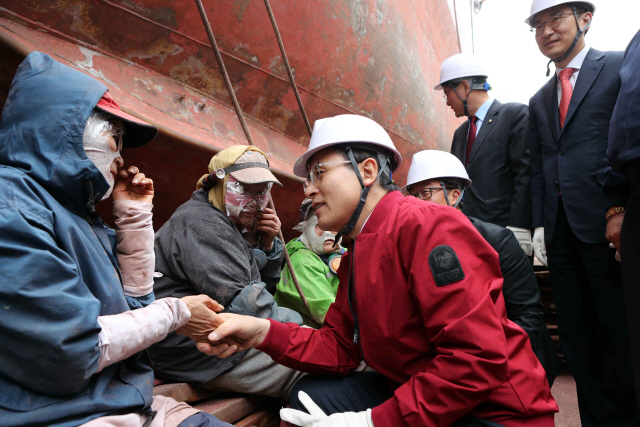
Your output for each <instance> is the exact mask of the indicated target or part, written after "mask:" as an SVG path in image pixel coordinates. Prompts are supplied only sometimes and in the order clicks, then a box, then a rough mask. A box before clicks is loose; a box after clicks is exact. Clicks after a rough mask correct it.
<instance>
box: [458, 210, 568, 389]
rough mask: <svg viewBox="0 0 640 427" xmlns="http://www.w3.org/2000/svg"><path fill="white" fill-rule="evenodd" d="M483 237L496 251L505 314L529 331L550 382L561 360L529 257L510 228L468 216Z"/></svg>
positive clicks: (530, 338) (532, 344)
mask: <svg viewBox="0 0 640 427" xmlns="http://www.w3.org/2000/svg"><path fill="white" fill-rule="evenodd" d="M469 220H470V221H471V223H472V224H473V226H474V227H475V228H476V230H478V232H479V233H480V234H481V235H482V237H483V238H484V240H486V241H487V243H489V244H490V245H491V247H492V248H493V249H494V250H495V251H496V252H497V253H498V256H499V258H500V270H501V271H502V277H503V279H504V283H503V285H502V294H503V296H504V302H505V305H506V307H507V317H508V318H509V320H511V321H512V322H513V323H515V324H516V325H518V326H520V327H521V328H522V329H524V331H525V332H526V333H527V335H529V340H530V341H531V347H532V348H533V352H534V353H535V354H536V356H537V357H538V360H540V363H541V364H542V367H543V368H544V369H545V371H546V372H547V379H548V380H549V384H553V380H554V379H555V377H556V376H557V375H558V373H559V371H560V360H559V359H558V354H557V353H556V351H555V349H554V347H553V342H552V341H551V335H550V334H549V331H548V330H547V326H546V324H545V321H544V310H543V307H542V302H541V301H540V288H539V286H538V281H537V280H536V277H535V275H534V273H533V267H532V266H531V261H529V258H528V257H527V255H526V254H525V253H524V251H523V250H522V249H521V248H520V244H519V243H518V240H517V239H516V237H515V236H514V235H513V233H512V232H511V230H509V229H507V228H503V227H499V226H497V225H494V224H489V223H486V222H482V221H480V220H479V219H476V218H473V217H469Z"/></svg>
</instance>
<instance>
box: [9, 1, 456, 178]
mask: <svg viewBox="0 0 640 427" xmlns="http://www.w3.org/2000/svg"><path fill="white" fill-rule="evenodd" d="M204 5H205V9H206V11H207V13H208V14H209V15H210V16H211V17H212V18H211V19H212V20H214V33H215V35H216V38H217V39H218V40H219V43H220V47H221V50H222V51H223V54H224V56H225V63H226V64H227V67H228V68H229V73H230V76H231V80H232V83H233V85H234V88H235V90H236V94H237V96H238V99H239V102H240V105H241V106H242V109H243V111H244V112H245V113H246V114H247V115H248V116H249V117H252V118H254V119H255V120H257V121H258V122H260V123H261V124H262V125H264V126H265V127H268V128H270V129H273V130H275V131H277V132H281V133H283V134H285V135H287V136H289V137H291V138H293V139H294V140H295V141H297V142H300V143H302V147H304V143H305V142H306V141H308V135H307V134H306V131H305V127H304V123H303V121H302V118H301V116H300V114H299V113H298V111H297V105H296V102H295V98H294V95H293V91H292V89H291V87H290V85H289V84H288V79H287V75H286V71H285V69H284V66H283V64H282V61H281V58H280V52H279V49H278V45H277V43H276V40H275V37H274V36H273V32H272V30H271V28H270V22H269V18H268V15H267V13H266V11H265V7H264V4H262V2H261V1H259V0H235V1H230V0H205V2H204ZM0 7H2V8H4V9H5V12H4V15H5V17H6V18H7V19H11V20H13V21H15V22H19V23H20V24H21V25H26V26H27V27H30V28H37V29H38V30H40V31H49V32H50V33H52V34H55V36H56V37H68V38H70V40H72V41H74V42H84V43H87V44H88V45H90V46H92V47H95V48H97V49H100V50H102V51H104V52H109V53H111V54H113V55H115V56H118V57H121V58H123V59H124V60H125V61H130V62H131V63H134V64H138V65H140V66H142V67H144V68H145V69H148V70H151V71H155V72H157V73H158V74H160V75H163V76H166V77H168V78H170V79H172V80H174V81H175V82H178V83H181V84H184V85H185V86H188V87H189V88H191V89H193V90H194V91H195V93H196V94H198V95H200V100H199V101H200V103H203V101H205V99H204V98H207V96H209V94H213V95H212V96H213V97H214V98H215V99H216V100H218V101H221V102H222V103H225V104H228V103H229V97H228V95H227V94H226V90H225V88H224V84H223V82H222V79H221V77H220V74H219V73H218V70H217V66H216V64H215V59H214V56H213V54H212V53H211V52H210V47H209V46H208V43H207V37H206V34H205V32H204V29H203V28H202V26H200V25H197V22H198V11H197V9H196V6H195V4H194V3H193V2H191V1H185V0H181V1H173V2H171V1H169V0H109V1H108V0H25V1H21V2H16V1H13V0H0ZM272 7H273V11H274V14H275V16H276V17H277V19H278V23H279V26H280V30H281V32H282V37H283V39H284V41H285V43H286V44H287V51H288V52H287V53H288V55H289V58H290V61H291V63H292V66H293V67H294V68H295V73H296V80H297V83H298V85H299V87H300V90H301V95H302V99H303V102H304V104H305V107H306V108H307V111H308V114H309V117H310V120H311V121H312V122H313V121H314V120H315V119H317V118H320V117H327V116H332V115H336V114H341V113H346V112H356V113H359V114H364V115H367V116H369V117H372V118H373V119H374V120H376V121H378V122H379V123H381V124H382V125H383V126H385V127H386V128H387V129H388V130H389V131H390V132H391V133H392V138H393V139H394V142H395V143H396V144H397V145H398V146H399V148H400V151H401V152H402V154H403V155H404V156H405V157H406V158H409V157H410V156H411V155H412V154H413V153H414V152H415V151H418V150H420V149H424V148H442V149H446V148H447V147H448V145H449V143H450V140H451V134H452V132H453V130H454V128H455V127H456V125H457V124H458V123H459V122H458V121H457V120H456V119H455V118H453V117H451V115H450V113H449V112H448V111H447V110H446V106H445V105H444V102H443V101H442V100H441V99H440V97H439V95H438V93H436V92H435V91H433V90H432V86H433V84H434V82H435V80H437V77H438V73H439V64H440V62H441V60H443V59H444V58H446V57H447V56H449V55H451V54H454V53H456V52H457V51H458V46H457V36H456V32H455V27H454V23H453V19H452V17H451V16H450V15H451V14H450V10H449V8H448V6H447V2H446V0H433V1H428V2H424V1H421V0H395V1H394V2H391V1H388V0H327V1H323V2H319V1H314V2H308V1H304V2H301V1H294V0H279V1H274V2H272ZM54 31H55V32H57V33H54ZM123 72H126V71H125V70H123ZM143 99H146V98H145V97H143ZM148 99H153V98H152V95H151V94H149V96H148ZM160 101H164V102H160ZM166 101H168V100H167V99H164V100H159V102H157V103H156V104H155V107H156V108H158V109H161V110H162V111H164V112H165V113H166V114H170V115H171V114H175V113H176V112H175V111H174V110H175V105H174V100H170V101H171V102H166ZM185 119H186V120H187V121H191V122H195V123H194V124H196V123H197V124H198V125H199V126H200V127H202V128H203V129H208V128H210V127H211V126H212V125H211V124H210V123H207V122H211V121H216V120H215V119H214V118H211V117H208V118H207V120H199V117H195V118H194V117H185ZM217 121H219V120H217ZM222 123H223V124H224V125H227V126H228V123H227V122H222ZM211 131H212V132H215V129H211ZM265 143H266V145H267V147H268V150H267V151H268V152H269V153H271V154H272V155H274V156H276V157H277V158H280V159H282V160H283V162H284V163H288V164H291V162H292V161H293V160H295V159H293V158H294V157H295V155H291V154H290V151H291V150H290V147H291V143H290V144H288V145H283V144H281V143H280V141H272V140H266V141H265ZM261 148H262V147H261ZM295 151H297V150H295ZM407 168H408V162H406V163H405V166H404V167H403V168H402V170H401V171H400V173H399V175H398V176H399V178H401V180H402V179H403V177H404V174H405V172H406V169H407ZM283 170H285V171H286V170H290V169H288V168H287V167H286V165H283Z"/></svg>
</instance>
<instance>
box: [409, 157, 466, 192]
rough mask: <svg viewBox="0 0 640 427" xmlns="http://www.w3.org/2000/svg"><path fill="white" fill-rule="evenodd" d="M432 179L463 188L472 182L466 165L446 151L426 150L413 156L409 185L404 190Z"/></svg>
mask: <svg viewBox="0 0 640 427" xmlns="http://www.w3.org/2000/svg"><path fill="white" fill-rule="evenodd" d="M432 179H441V180H443V181H453V182H457V183H460V184H462V186H463V188H467V187H469V186H470V185H471V182H472V181H471V179H470V178H469V174H468V173H467V171H466V169H465V167H464V165H463V164H462V162H461V161H460V160H459V159H458V158H457V157H456V156H454V155H453V154H451V153H447V152H446V151H440V150H424V151H419V152H417V153H416V154H414V155H413V158H412V159H411V166H409V173H408V174H407V184H406V185H405V186H404V187H402V190H403V191H406V189H407V187H409V186H411V185H413V184H417V183H419V182H424V181H429V180H432Z"/></svg>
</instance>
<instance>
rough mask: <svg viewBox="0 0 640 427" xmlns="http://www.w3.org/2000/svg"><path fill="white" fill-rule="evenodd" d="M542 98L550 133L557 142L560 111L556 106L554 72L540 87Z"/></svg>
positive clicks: (556, 93)
mask: <svg viewBox="0 0 640 427" xmlns="http://www.w3.org/2000/svg"><path fill="white" fill-rule="evenodd" d="M542 100H543V102H544V109H545V110H547V120H549V127H550V128H551V134H552V135H553V138H554V139H555V140H556V143H557V142H558V140H559V139H560V111H559V108H558V78H557V76H556V75H555V74H554V75H553V77H552V78H551V80H549V82H548V83H547V84H546V85H545V86H544V88H543V89H542Z"/></svg>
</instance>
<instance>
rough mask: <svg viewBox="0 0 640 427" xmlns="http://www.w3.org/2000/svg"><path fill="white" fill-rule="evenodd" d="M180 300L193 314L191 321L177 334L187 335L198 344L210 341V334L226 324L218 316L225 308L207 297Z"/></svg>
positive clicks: (197, 296) (192, 296)
mask: <svg viewBox="0 0 640 427" xmlns="http://www.w3.org/2000/svg"><path fill="white" fill-rule="evenodd" d="M180 299H181V300H182V302H184V303H185V304H186V305H187V308H188V309H189V311H190V312H191V319H189V322H188V323H187V324H186V325H184V326H183V327H181V328H178V329H177V330H176V332H177V333H178V334H180V335H186V336H188V337H189V338H191V339H192V340H194V341H196V342H199V341H209V339H208V337H209V334H210V333H211V332H212V331H214V330H215V329H216V328H217V327H218V326H220V325H222V323H223V322H224V320H222V319H221V318H220V317H219V315H218V314H216V313H219V312H221V311H222V310H224V307H223V306H221V305H220V304H218V303H217V302H216V301H214V300H212V299H211V298H209V297H208V296H207V295H190V296H188V297H183V298H180Z"/></svg>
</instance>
